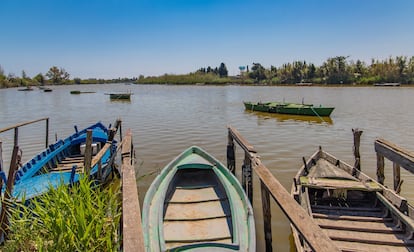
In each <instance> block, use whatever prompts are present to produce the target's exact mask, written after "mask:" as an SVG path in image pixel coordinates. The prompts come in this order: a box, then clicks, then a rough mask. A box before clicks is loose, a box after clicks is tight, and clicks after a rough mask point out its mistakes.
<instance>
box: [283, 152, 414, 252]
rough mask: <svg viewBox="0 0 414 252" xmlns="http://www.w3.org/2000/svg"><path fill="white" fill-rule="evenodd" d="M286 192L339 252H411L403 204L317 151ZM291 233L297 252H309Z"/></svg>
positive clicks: (411, 227) (410, 227)
mask: <svg viewBox="0 0 414 252" xmlns="http://www.w3.org/2000/svg"><path fill="white" fill-rule="evenodd" d="M291 192H292V195H293V197H294V198H295V199H296V201H297V202H298V203H299V204H300V205H302V207H303V208H304V209H305V210H306V211H307V212H308V213H309V215H310V216H312V218H313V219H314V220H315V222H316V223H317V224H318V225H319V226H320V227H321V228H322V230H323V231H324V232H325V233H326V234H327V235H328V236H329V237H330V239H332V240H333V242H334V244H335V245H336V246H337V247H338V248H339V249H340V250H342V251H375V252H377V251H414V240H413V231H414V221H413V219H411V218H410V217H409V216H407V215H406V214H405V211H407V201H406V200H405V199H404V198H402V197H401V196H399V195H398V194H396V193H395V192H394V191H392V190H390V189H388V188H386V187H384V186H382V185H381V184H379V183H377V182H376V181H375V180H373V179H371V178H370V177H368V176H367V175H365V174H364V173H362V172H360V171H358V170H356V169H354V168H353V167H352V166H350V165H348V164H346V163H344V162H342V161H340V160H337V159H336V158H335V157H333V156H332V155H330V154H328V153H327V152H325V151H323V150H322V149H319V151H317V152H316V153H315V154H314V155H313V156H312V157H311V158H310V159H309V160H307V161H306V163H305V164H304V165H303V166H302V167H301V169H300V170H299V172H298V173H297V175H296V176H295V178H294V184H293V186H292V191H291ZM292 232H293V238H294V241H295V246H296V249H297V251H298V252H302V251H311V250H310V248H309V247H308V246H307V244H306V242H305V240H304V239H303V237H301V235H300V234H299V233H298V232H297V231H296V229H295V228H294V227H293V226H292Z"/></svg>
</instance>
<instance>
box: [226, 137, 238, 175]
mask: <svg viewBox="0 0 414 252" xmlns="http://www.w3.org/2000/svg"><path fill="white" fill-rule="evenodd" d="M235 156H236V154H235V146H234V142H233V136H232V135H231V133H230V129H229V134H228V142H227V168H228V169H229V170H230V171H231V172H232V173H233V174H236V157H235Z"/></svg>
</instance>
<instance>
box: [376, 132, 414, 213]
mask: <svg viewBox="0 0 414 252" xmlns="http://www.w3.org/2000/svg"><path fill="white" fill-rule="evenodd" d="M374 146H375V151H376V153H377V180H378V182H379V183H380V184H382V185H383V184H384V181H385V173H384V168H385V162H384V159H385V158H386V159H388V160H390V161H391V162H392V163H393V189H394V191H395V193H400V191H401V186H402V184H403V182H404V180H402V179H401V169H400V168H401V167H402V168H404V169H406V170H407V171H409V172H410V173H414V153H412V152H410V151H408V150H405V149H403V148H401V147H399V146H397V145H395V144H393V143H391V142H389V141H387V140H385V139H377V140H375V143H374ZM397 200H398V204H395V203H394V205H397V207H398V208H399V209H400V210H401V211H402V212H407V215H408V216H409V217H411V218H412V219H414V207H413V206H411V205H410V204H409V203H408V202H407V200H406V199H404V198H402V197H399V198H398V199H397Z"/></svg>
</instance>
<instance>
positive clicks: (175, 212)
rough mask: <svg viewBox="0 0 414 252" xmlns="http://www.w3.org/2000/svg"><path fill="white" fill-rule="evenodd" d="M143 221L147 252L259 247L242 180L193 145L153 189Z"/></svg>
mask: <svg viewBox="0 0 414 252" xmlns="http://www.w3.org/2000/svg"><path fill="white" fill-rule="evenodd" d="M142 224H143V233H144V244H145V248H146V251H187V250H188V251H255V250H256V236H255V225H254V217H253V209H252V206H251V204H250V202H249V200H248V199H247V196H246V194H245V193H244V191H243V189H242V187H241V185H240V183H239V181H238V180H237V178H236V177H235V176H234V175H233V174H232V173H231V172H230V171H229V170H228V169H227V167H225V166H224V165H223V164H221V163H220V161H218V160H217V159H215V158H214V157H212V156H211V155H209V154H208V153H207V152H205V151H204V150H203V149H201V148H199V147H197V146H192V147H190V148H188V149H187V150H185V151H184V152H183V153H181V154H180V155H179V156H178V157H176V158H175V159H174V160H173V161H171V162H170V163H169V164H168V165H167V166H166V167H165V168H164V169H163V170H162V171H161V173H160V174H159V175H158V176H157V177H156V178H155V180H154V181H153V183H152V184H151V186H150V187H149V189H148V191H147V193H146V195H145V199H144V204H143V211H142Z"/></svg>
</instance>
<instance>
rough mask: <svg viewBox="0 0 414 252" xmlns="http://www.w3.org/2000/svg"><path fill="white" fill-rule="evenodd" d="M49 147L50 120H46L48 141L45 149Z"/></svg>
mask: <svg viewBox="0 0 414 252" xmlns="http://www.w3.org/2000/svg"><path fill="white" fill-rule="evenodd" d="M48 146H49V118H46V141H45V148H47V147H48Z"/></svg>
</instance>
